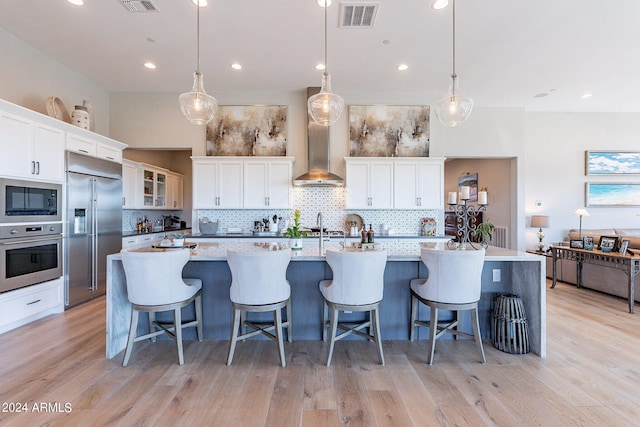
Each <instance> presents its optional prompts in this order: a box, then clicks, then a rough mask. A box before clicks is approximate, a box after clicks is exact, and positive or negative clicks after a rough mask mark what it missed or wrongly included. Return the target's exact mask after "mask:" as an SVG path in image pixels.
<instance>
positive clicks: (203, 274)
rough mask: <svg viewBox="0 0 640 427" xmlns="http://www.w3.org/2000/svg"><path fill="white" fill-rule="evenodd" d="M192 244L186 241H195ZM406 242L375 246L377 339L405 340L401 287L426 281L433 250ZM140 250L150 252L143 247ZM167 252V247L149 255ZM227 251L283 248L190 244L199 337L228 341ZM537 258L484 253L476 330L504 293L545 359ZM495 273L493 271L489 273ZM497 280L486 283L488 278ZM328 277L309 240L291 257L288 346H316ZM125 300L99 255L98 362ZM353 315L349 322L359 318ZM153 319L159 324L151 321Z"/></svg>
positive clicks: (405, 303) (120, 320)
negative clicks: (101, 332)
mask: <svg viewBox="0 0 640 427" xmlns="http://www.w3.org/2000/svg"><path fill="white" fill-rule="evenodd" d="M195 241H196V240H194V242H195ZM436 244H437V243H424V242H417V241H411V240H402V241H389V242H379V243H378V247H379V248H384V249H386V250H387V251H388V260H387V267H386V269H385V274H384V282H385V284H384V286H385V287H384V299H383V301H382V304H381V305H380V322H381V330H382V338H383V339H384V340H406V339H408V338H409V318H410V311H411V307H410V306H411V296H410V295H411V294H410V289H409V282H410V281H411V279H415V278H417V277H426V276H427V269H426V267H425V265H424V264H423V263H422V261H421V259H420V249H421V247H422V245H432V246H433V245H436ZM330 248H332V249H341V246H340V245H339V244H338V242H337V241H330V242H326V243H325V250H326V249H330ZM140 250H155V249H151V248H144V249H140ZM157 250H172V249H157ZM227 250H237V251H270V250H290V249H289V248H288V246H287V243H286V242H284V241H280V242H247V241H239V242H238V241H231V242H198V245H197V247H196V248H195V249H192V250H191V258H190V260H189V262H188V263H187V265H186V266H185V268H184V270H183V276H184V277H195V278H199V279H201V280H202V282H203V287H202V298H203V325H204V339H208V340H228V339H229V330H230V319H231V302H230V300H229V286H230V283H231V272H230V271H229V267H228V265H227V262H226V254H227ZM544 262H545V259H544V257H542V256H539V255H533V254H527V253H524V252H517V251H511V250H506V249H501V248H495V247H489V248H488V249H487V255H486V257H485V265H484V269H483V272H482V296H481V300H480V303H479V315H480V329H481V331H482V336H483V338H484V339H485V340H486V339H489V338H490V333H491V320H492V317H493V299H494V298H495V297H496V296H497V295H502V294H505V293H514V294H518V295H519V296H520V297H521V298H522V300H523V304H524V307H525V310H526V314H527V319H528V333H529V340H530V346H531V351H532V352H534V353H536V354H538V355H539V356H541V357H545V356H546V313H545V311H546V308H545V306H546V296H545V290H546V280H545V263H544ZM496 270H499V273H495V271H496ZM495 274H498V275H499V276H500V278H499V280H498V281H494V278H495V277H494V275H495ZM331 277H332V272H331V268H330V267H329V266H328V264H327V263H326V262H325V256H324V254H323V253H321V252H320V250H319V245H318V242H317V240H316V241H315V242H305V246H304V247H303V249H302V250H299V251H292V257H291V263H290V264H289V268H288V269H287V279H288V280H289V282H290V283H291V298H292V316H293V319H292V321H293V322H294V328H293V330H294V337H293V338H294V339H295V340H321V339H322V338H321V337H322V296H321V294H320V292H319V290H318V282H319V281H320V280H324V279H330V278H331ZM130 307H131V305H130V303H129V301H128V299H127V289H126V279H125V275H124V270H123V268H122V262H121V259H120V254H113V255H109V256H108V257H107V321H106V326H107V334H106V356H107V358H108V359H111V358H113V357H115V356H116V355H117V354H118V353H120V352H121V351H123V350H124V348H125V346H126V341H127V333H128V328H129V321H130V317H131V313H130ZM184 310H185V314H184V316H183V317H184V318H187V319H188V318H190V317H192V316H193V314H192V312H193V309H192V308H191V307H187V308H185V309H184ZM359 315H361V314H360V313H353V314H352V316H359ZM420 316H421V317H422V318H425V317H427V316H428V308H427V307H424V306H421V307H420ZM158 319H159V320H162V318H161V317H160V316H158ZM140 320H141V321H140V325H139V328H140V330H141V331H142V330H145V329H147V328H148V323H145V321H146V318H145V316H142V317H141V319H140ZM461 329H463V330H471V323H470V320H469V319H468V316H466V315H464V314H463V315H462V316H461ZM418 334H419V335H418V337H419V339H426V338H428V329H427V328H418ZM184 338H185V339H195V333H194V331H190V330H185V334H184Z"/></svg>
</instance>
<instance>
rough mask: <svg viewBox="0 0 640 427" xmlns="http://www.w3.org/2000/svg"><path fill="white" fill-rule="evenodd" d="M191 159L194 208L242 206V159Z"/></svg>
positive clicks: (233, 207) (232, 207)
mask: <svg viewBox="0 0 640 427" xmlns="http://www.w3.org/2000/svg"><path fill="white" fill-rule="evenodd" d="M192 159H193V208H194V209H237V208H241V207H242V201H243V197H242V190H243V186H242V182H243V164H242V160H239V159H222V158H217V159H216V158H211V157H208V158H192Z"/></svg>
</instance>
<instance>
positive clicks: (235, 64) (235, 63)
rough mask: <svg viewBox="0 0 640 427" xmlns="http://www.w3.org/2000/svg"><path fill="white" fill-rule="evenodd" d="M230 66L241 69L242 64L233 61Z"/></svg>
mask: <svg viewBox="0 0 640 427" xmlns="http://www.w3.org/2000/svg"><path fill="white" fill-rule="evenodd" d="M231 68H233V69H234V70H242V65H240V64H238V63H237V62H234V63H233V64H231Z"/></svg>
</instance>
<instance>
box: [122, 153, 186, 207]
mask: <svg viewBox="0 0 640 427" xmlns="http://www.w3.org/2000/svg"><path fill="white" fill-rule="evenodd" d="M183 185H184V178H183V176H182V175H181V174H179V173H176V172H172V171H170V170H167V169H164V168H161V167H158V166H153V165H149V164H146V163H138V162H134V161H131V160H127V159H124V160H123V161H122V208H123V209H161V210H180V209H182V208H183V207H184V202H183V195H184V190H183Z"/></svg>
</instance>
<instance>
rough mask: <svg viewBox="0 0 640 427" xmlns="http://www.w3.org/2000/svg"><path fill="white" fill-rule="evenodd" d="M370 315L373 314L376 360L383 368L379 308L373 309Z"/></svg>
mask: <svg viewBox="0 0 640 427" xmlns="http://www.w3.org/2000/svg"><path fill="white" fill-rule="evenodd" d="M371 313H372V314H373V319H371V320H372V321H374V323H375V327H374V330H375V337H376V344H377V345H378V358H379V359H380V364H381V365H382V366H384V353H382V335H380V306H378V307H376V308H375V309H373V310H372V311H371Z"/></svg>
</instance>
